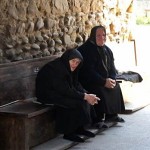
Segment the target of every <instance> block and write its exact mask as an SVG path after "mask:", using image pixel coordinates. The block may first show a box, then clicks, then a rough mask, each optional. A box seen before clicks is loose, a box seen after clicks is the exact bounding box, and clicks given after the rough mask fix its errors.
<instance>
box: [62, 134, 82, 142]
mask: <svg viewBox="0 0 150 150" xmlns="http://www.w3.org/2000/svg"><path fill="white" fill-rule="evenodd" d="M63 138H64V139H66V140H70V141H73V142H80V143H83V142H84V139H82V138H81V137H79V136H77V135H75V134H69V135H67V134H64V136H63Z"/></svg>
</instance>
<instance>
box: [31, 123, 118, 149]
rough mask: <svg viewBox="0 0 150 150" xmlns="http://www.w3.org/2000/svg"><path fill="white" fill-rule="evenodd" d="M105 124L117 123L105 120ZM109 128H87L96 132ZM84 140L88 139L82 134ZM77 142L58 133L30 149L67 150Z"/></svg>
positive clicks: (112, 124)
mask: <svg viewBox="0 0 150 150" xmlns="http://www.w3.org/2000/svg"><path fill="white" fill-rule="evenodd" d="M106 124H107V126H108V127H109V128H110V127H112V126H114V125H116V124H117V123H115V122H109V123H108V122H107V123H106ZM109 128H101V129H89V130H90V131H91V132H93V133H95V134H98V133H100V132H103V131H104V130H108V129H109ZM82 137H83V138H84V139H85V140H86V139H88V138H87V137H84V136H82ZM77 144H78V143H77V142H72V141H69V140H65V139H63V135H61V134H60V135H58V136H57V137H56V138H54V139H51V140H49V141H47V142H45V143H43V144H40V145H38V146H35V147H33V148H31V150H67V149H69V148H70V147H72V146H74V145H77Z"/></svg>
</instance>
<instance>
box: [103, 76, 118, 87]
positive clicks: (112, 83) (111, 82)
mask: <svg viewBox="0 0 150 150" xmlns="http://www.w3.org/2000/svg"><path fill="white" fill-rule="evenodd" d="M115 86H116V80H113V79H111V78H107V79H106V83H105V87H106V88H110V89H113V88H114V87H115Z"/></svg>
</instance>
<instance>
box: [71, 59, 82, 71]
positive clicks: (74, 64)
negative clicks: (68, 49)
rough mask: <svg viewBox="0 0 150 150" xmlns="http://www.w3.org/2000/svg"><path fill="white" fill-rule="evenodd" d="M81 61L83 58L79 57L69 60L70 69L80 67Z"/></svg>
mask: <svg viewBox="0 0 150 150" xmlns="http://www.w3.org/2000/svg"><path fill="white" fill-rule="evenodd" d="M80 62H81V60H80V59H79V58H74V59H71V60H69V65H70V70H71V71H72V72H73V71H74V70H75V69H76V68H77V67H78V65H79V64H80Z"/></svg>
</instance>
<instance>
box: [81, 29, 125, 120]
mask: <svg viewBox="0 0 150 150" xmlns="http://www.w3.org/2000/svg"><path fill="white" fill-rule="evenodd" d="M105 42H106V29H105V27H103V26H95V27H93V28H92V30H91V34H90V37H89V39H88V40H87V41H86V42H85V43H84V44H83V45H81V46H80V47H78V50H79V51H80V53H81V54H82V56H83V59H84V62H83V65H82V68H81V70H80V74H79V81H80V82H81V84H82V86H83V87H84V88H85V89H86V90H88V91H89V92H92V93H94V94H96V95H97V96H98V97H100V98H101V101H100V102H99V103H98V105H94V108H95V111H96V114H97V119H95V122H99V121H101V120H102V119H103V118H104V114H105V121H115V122H124V119H123V118H121V117H119V116H118V114H119V113H122V112H124V111H125V106H124V101H123V96H122V92H121V89H120V86H119V84H118V83H117V82H116V68H115V65H114V57H113V52H112V51H111V49H110V48H109V47H108V46H107V45H106V44H105Z"/></svg>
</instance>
